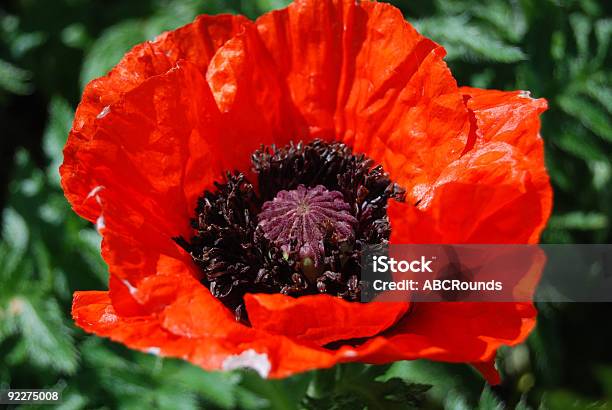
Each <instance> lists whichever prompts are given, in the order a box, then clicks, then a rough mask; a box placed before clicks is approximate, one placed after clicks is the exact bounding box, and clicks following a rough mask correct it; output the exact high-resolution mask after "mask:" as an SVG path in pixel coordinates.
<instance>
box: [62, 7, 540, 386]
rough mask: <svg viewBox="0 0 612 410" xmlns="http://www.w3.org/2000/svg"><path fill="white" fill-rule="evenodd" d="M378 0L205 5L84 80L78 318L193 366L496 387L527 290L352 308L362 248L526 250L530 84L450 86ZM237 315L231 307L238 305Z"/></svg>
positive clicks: (65, 171) (76, 177) (530, 205)
mask: <svg viewBox="0 0 612 410" xmlns="http://www.w3.org/2000/svg"><path fill="white" fill-rule="evenodd" d="M443 56H444V49H443V48H442V47H440V46H439V45H437V44H435V43H434V42H433V41H431V40H429V39H426V38H424V37H422V36H421V35H420V34H418V33H417V32H416V31H415V30H414V29H413V28H412V27H411V26H410V25H409V24H408V23H406V22H405V21H404V19H403V17H402V15H401V13H400V12H399V11H398V10H397V9H395V8H393V7H392V6H390V5H387V4H384V3H378V2H369V1H362V2H359V3H356V2H355V1H352V0H330V1H314V0H298V1H296V2H294V3H293V4H291V5H290V6H289V7H287V8H286V9H283V10H279V11H274V12H271V13H269V14H266V15H264V16H262V17H260V18H259V19H258V20H257V21H255V22H252V21H249V20H247V19H245V18H243V17H240V16H229V15H221V16H201V17H199V18H198V19H196V21H194V22H193V23H191V24H189V25H187V26H184V27H182V28H179V29H177V30H175V31H172V32H168V33H165V34H163V35H161V36H160V37H158V38H157V39H156V40H155V41H153V42H147V43H144V44H141V45H138V46H136V47H135V48H134V49H132V50H131V51H130V52H129V53H127V54H126V56H125V57H124V58H123V59H122V60H121V62H119V64H118V65H117V66H116V67H115V68H114V69H113V70H112V71H111V72H110V73H109V74H108V75H106V76H105V77H102V78H99V79H96V80H94V81H92V82H91V83H90V84H88V85H87V87H86V89H85V91H84V94H83V98H82V100H81V103H80V105H79V107H78V109H77V112H76V116H75V120H74V124H73V128H72V130H71V133H70V136H69V139H68V142H67V144H66V148H65V150H64V155H65V158H64V163H63V165H62V168H61V175H62V186H63V189H64V192H65V194H66V197H67V198H68V200H69V201H70V203H71V204H72V206H73V208H74V209H75V211H76V212H77V213H79V214H80V215H82V216H83V217H84V218H87V219H88V220H90V221H92V222H97V223H98V224H97V225H98V227H99V229H100V232H101V234H102V236H103V242H102V255H103V257H104V259H105V261H106V262H107V264H108V266H109V272H110V281H109V291H85V292H77V293H76V294H75V297H74V303H73V316H74V319H75V321H76V323H77V324H78V325H79V326H80V327H82V328H83V329H85V330H86V331H88V332H92V333H95V334H98V335H101V336H106V337H110V338H111V339H113V340H116V341H119V342H121V343H124V344H126V345H128V346H130V347H132V348H135V349H139V350H143V351H149V352H157V353H158V354H161V355H164V356H173V357H182V358H184V359H186V360H189V361H191V362H193V363H196V364H198V365H200V366H202V367H204V368H206V369H234V368H237V367H252V368H254V369H256V370H257V371H258V372H259V373H260V374H262V375H263V376H269V377H285V376H288V375H291V374H293V373H296V372H301V371H305V370H309V369H314V368H322V367H330V366H332V365H334V364H336V363H339V362H348V361H362V362H368V363H386V362H391V361H396V360H405V359H418V358H428V359H433V360H443V361H453V362H468V363H473V364H474V365H475V366H476V367H477V368H478V369H479V370H481V371H482V372H483V373H484V374H485V376H487V378H488V379H489V380H490V381H492V382H495V381H496V380H497V375H496V372H495V370H494V368H493V366H492V361H493V359H494V356H495V352H496V350H497V348H498V347H499V346H501V345H504V344H508V345H512V344H516V343H519V342H521V341H523V340H524V339H525V337H526V336H527V335H528V333H529V332H530V330H531V329H532V328H533V326H534V324H535V316H536V312H535V309H534V307H533V306H532V305H531V304H528V303H491V304H486V303H415V304H412V305H409V304H408V303H360V302H359V301H358V300H359V294H360V291H361V285H360V277H359V268H360V267H359V257H360V252H361V249H362V246H363V245H367V244H372V243H376V244H378V243H386V242H387V241H390V242H391V243H535V242H537V241H538V238H539V235H540V233H541V231H542V229H543V228H544V225H545V223H546V221H547V219H548V216H549V213H550V208H551V189H550V185H549V182H548V176H547V173H546V170H545V168H544V164H543V153H542V149H543V148H542V141H541V138H540V136H539V134H538V132H539V115H540V114H541V113H542V111H544V110H545V109H546V102H545V101H543V100H537V99H532V98H530V97H528V96H526V95H525V93H524V92H521V91H517V92H502V91H490V90H480V89H474V88H459V87H457V85H456V83H455V80H454V79H453V77H452V75H451V74H450V71H449V70H448V68H447V66H446V65H445V63H444V62H443V60H442V58H443ZM237 319H238V320H237Z"/></svg>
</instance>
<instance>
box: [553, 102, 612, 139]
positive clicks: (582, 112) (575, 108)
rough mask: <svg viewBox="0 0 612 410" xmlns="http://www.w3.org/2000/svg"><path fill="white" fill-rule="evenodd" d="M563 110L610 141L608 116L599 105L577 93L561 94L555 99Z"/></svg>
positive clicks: (611, 134)
mask: <svg viewBox="0 0 612 410" xmlns="http://www.w3.org/2000/svg"><path fill="white" fill-rule="evenodd" d="M557 102H558V104H559V106H560V107H561V109H562V110H563V111H565V112H566V113H567V114H569V115H571V116H572V117H574V118H576V119H578V120H579V121H580V122H581V123H582V125H584V126H585V127H586V128H588V129H589V130H591V131H593V132H594V133H595V134H597V135H599V136H600V137H601V138H603V139H605V140H606V141H610V142H612V125H611V124H610V118H609V116H608V115H606V114H605V113H604V112H603V111H602V110H601V109H600V108H599V107H597V106H595V105H594V104H592V103H591V102H589V101H587V100H586V99H584V98H582V97H579V96H577V95H562V96H560V97H559V99H558V100H557Z"/></svg>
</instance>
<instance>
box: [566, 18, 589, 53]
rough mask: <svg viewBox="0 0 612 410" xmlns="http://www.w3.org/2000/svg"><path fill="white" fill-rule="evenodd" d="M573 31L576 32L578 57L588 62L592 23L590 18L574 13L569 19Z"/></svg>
mask: <svg viewBox="0 0 612 410" xmlns="http://www.w3.org/2000/svg"><path fill="white" fill-rule="evenodd" d="M569 21H570V24H571V26H572V30H573V31H574V39H575V40H576V47H577V48H578V56H579V58H580V59H582V60H586V59H587V57H588V52H589V34H590V33H591V22H590V21H589V18H588V17H587V16H585V15H583V14H579V13H574V14H572V15H571V16H570V17H569Z"/></svg>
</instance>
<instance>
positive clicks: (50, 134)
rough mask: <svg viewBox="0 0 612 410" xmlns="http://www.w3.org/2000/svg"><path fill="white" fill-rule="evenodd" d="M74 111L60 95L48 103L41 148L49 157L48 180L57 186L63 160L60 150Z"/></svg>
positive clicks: (62, 147)
mask: <svg viewBox="0 0 612 410" xmlns="http://www.w3.org/2000/svg"><path fill="white" fill-rule="evenodd" d="M73 117H74V111H73V110H72V107H70V105H69V104H68V102H66V100H64V99H63V98H62V97H58V96H56V97H53V98H52V99H51V103H50V104H49V119H48V121H47V127H46V129H45V133H44V135H43V149H44V151H45V154H47V156H48V157H49V158H50V159H51V164H50V165H49V169H48V175H49V177H50V181H51V182H52V183H53V184H54V185H56V186H59V182H60V177H59V167H60V165H61V163H62V161H63V158H64V156H63V154H62V151H63V149H64V144H65V143H66V138H67V137H68V133H69V132H70V127H71V124H72V118H73Z"/></svg>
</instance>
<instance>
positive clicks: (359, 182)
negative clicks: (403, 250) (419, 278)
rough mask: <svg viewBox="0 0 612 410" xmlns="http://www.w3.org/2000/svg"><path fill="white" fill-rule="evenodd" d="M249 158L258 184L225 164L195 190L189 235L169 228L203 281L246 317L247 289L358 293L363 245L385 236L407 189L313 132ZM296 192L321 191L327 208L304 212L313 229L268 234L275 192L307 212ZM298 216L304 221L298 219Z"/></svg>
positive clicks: (382, 240)
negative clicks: (219, 179) (394, 203)
mask: <svg viewBox="0 0 612 410" xmlns="http://www.w3.org/2000/svg"><path fill="white" fill-rule="evenodd" d="M252 163H253V170H254V172H255V173H256V174H257V179H258V185H259V187H258V192H256V191H255V189H254V187H253V185H252V184H251V183H250V182H249V181H247V179H246V178H245V176H244V175H243V174H241V173H239V172H235V173H233V174H230V173H228V174H227V177H226V181H225V182H223V183H216V184H215V185H216V190H215V191H214V192H211V191H206V192H204V194H203V195H202V197H200V199H199V200H198V206H197V208H196V218H194V219H193V220H192V226H193V228H194V235H193V237H192V238H191V239H190V240H186V239H184V238H182V237H179V238H175V240H176V242H177V243H178V244H179V245H180V246H181V247H183V248H184V249H185V250H187V251H188V252H189V253H190V254H191V256H192V258H193V260H194V262H195V263H196V264H197V265H198V267H199V268H200V269H201V270H202V272H203V277H202V282H203V283H204V284H205V285H206V286H208V288H209V289H210V291H211V293H212V294H213V295H214V296H215V297H217V298H219V299H220V300H221V301H222V302H223V303H224V304H225V305H226V306H228V307H229V308H231V309H233V310H234V312H235V314H236V318H237V319H241V320H244V321H245V322H246V321H248V319H247V318H246V310H245V309H244V306H243V297H244V294H245V293H247V292H250V293H284V294H287V295H292V296H301V295H307V294H317V293H327V294H331V295H335V296H338V297H342V298H344V299H346V300H350V301H359V300H360V296H361V288H362V286H361V281H360V271H361V249H362V247H363V246H364V245H370V244H385V243H386V242H387V241H388V239H389V235H390V226H389V220H388V218H387V212H386V208H387V201H388V199H389V198H394V199H396V200H399V201H403V200H404V191H403V190H402V189H401V188H400V187H399V186H397V185H396V184H394V183H392V182H391V180H390V179H389V177H388V175H387V174H385V172H384V171H383V169H382V167H380V166H377V167H372V165H373V163H372V161H371V160H370V159H368V158H367V157H365V156H364V155H353V154H352V152H351V150H350V148H348V147H347V146H346V145H344V144H341V143H325V142H322V141H319V140H316V141H314V142H311V143H309V144H306V145H304V144H302V143H299V144H297V145H295V144H293V143H292V144H290V145H288V146H286V147H284V148H282V149H278V148H275V147H269V148H266V147H262V148H261V149H260V150H258V151H256V152H255V153H254V154H253V156H252ZM281 191H289V192H291V191H294V194H289V193H288V192H285V193H282V192H281ZM299 192H302V194H304V195H306V193H307V192H311V193H312V194H311V196H313V197H314V196H317V199H315V201H323V202H325V201H328V205H325V206H326V207H328V208H327V209H326V208H325V207H323V208H321V209H319V210H320V211H321V213H319V214H317V215H318V216H317V217H316V218H310V219H309V221H307V222H308V224H310V222H314V223H315V225H316V228H313V227H312V224H310V225H308V226H310V227H311V228H310V229H311V231H310V232H307V234H306V235H305V236H303V237H299V236H296V235H294V234H291V232H292V231H291V230H290V229H289V231H287V232H289V234H288V235H280V236H278V235H274V234H273V233H271V230H270V228H269V227H270V225H268V228H267V227H266V221H268V222H269V221H271V220H272V219H274V218H275V216H278V215H277V214H278V212H279V209H281V208H282V207H281V208H278V207H276V208H275V206H274V205H272V204H274V203H275V198H276V203H277V205H278V204H279V202H280V204H281V205H282V206H284V207H285V208H286V207H287V206H306V207H305V208H300V211H299V213H300V215H304V212H306V213H308V212H310V211H308V209H310V208H308V203H306V202H308V201H306V202H304V201H302V202H304V203H303V204H301V205H300V204H298V202H300V201H299V199H298V200H296V201H297V202H296V201H292V200H290V197H291V195H294V196H296V198H297V197H298V196H300V194H299ZM294 199H295V198H294ZM310 200H313V199H312V198H311V199H310ZM329 201H331V202H329ZM334 201H335V202H334ZM293 202H295V203H293ZM266 203H267V204H266ZM290 203H293V205H291V204H290ZM329 203H331V204H332V205H329ZM282 209H284V208H282ZM282 209H281V210H282ZM281 213H282V212H281ZM292 215H294V217H295V213H294V214H292ZM309 215H310V217H312V216H313V215H314V214H312V213H311V214H309ZM321 215H326V217H322V216H321ZM300 218H301V216H300ZM298 222H299V223H302V224H303V226H306V225H304V220H303V219H300V220H299V221H298ZM296 223H297V222H296ZM349 227H350V229H349ZM349 231H350V234H349ZM285 233H286V232H285ZM279 237H282V240H281V239H278V238H279ZM300 238H301V239H300ZM287 241H288V242H287ZM305 245H307V246H305ZM319 245H320V246H319ZM309 252H310V253H309Z"/></svg>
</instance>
